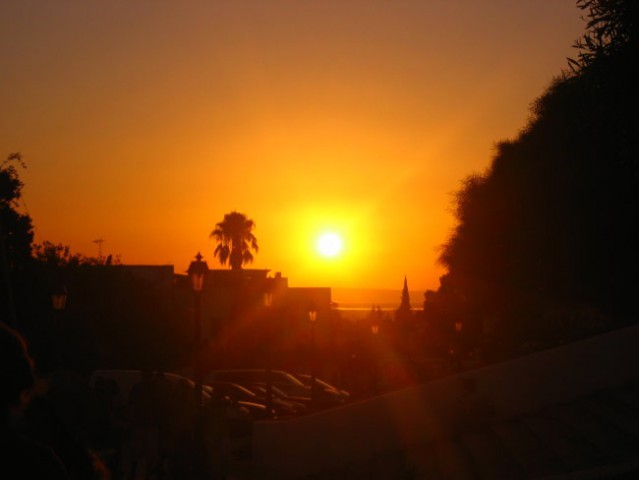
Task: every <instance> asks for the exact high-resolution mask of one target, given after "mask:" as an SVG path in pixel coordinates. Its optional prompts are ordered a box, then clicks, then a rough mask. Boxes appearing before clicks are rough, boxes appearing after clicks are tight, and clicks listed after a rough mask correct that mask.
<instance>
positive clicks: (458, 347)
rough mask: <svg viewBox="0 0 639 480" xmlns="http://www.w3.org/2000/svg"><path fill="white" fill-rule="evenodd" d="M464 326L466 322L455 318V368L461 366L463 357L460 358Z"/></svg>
mask: <svg viewBox="0 0 639 480" xmlns="http://www.w3.org/2000/svg"><path fill="white" fill-rule="evenodd" d="M463 328H464V323H463V322H462V321H461V320H455V350H454V352H455V353H454V355H455V368H456V369H458V370H459V369H460V368H461V358H460V353H461V332H462V329H463Z"/></svg>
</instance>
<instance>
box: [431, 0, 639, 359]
mask: <svg viewBox="0 0 639 480" xmlns="http://www.w3.org/2000/svg"><path fill="white" fill-rule="evenodd" d="M578 6H579V7H580V8H582V9H583V10H584V11H586V12H587V20H588V21H587V28H588V30H587V32H586V34H585V35H584V36H583V38H582V39H580V40H578V41H577V42H576V44H575V46H576V48H577V49H578V51H579V55H578V57H577V59H573V60H570V62H569V64H570V66H571V67H572V71H571V72H569V73H564V74H563V75H562V76H561V77H560V78H558V79H556V80H555V81H554V82H553V83H552V85H551V86H550V87H549V88H548V89H547V91H546V92H545V93H544V94H543V95H542V96H541V97H540V98H539V99H538V100H537V101H536V102H535V104H534V106H533V108H532V112H531V118H530V120H529V122H528V124H527V125H526V127H525V128H524V129H523V130H522V131H521V133H520V134H519V135H518V137H517V138H515V139H514V140H512V141H502V142H500V143H499V144H498V145H497V147H496V153H495V155H494V157H493V159H492V162H491V164H490V167H489V168H488V169H487V171H486V172H484V173H482V174H473V175H470V176H469V177H467V178H466V179H465V180H464V181H463V186H462V188H461V189H460V190H459V191H458V192H457V196H456V199H455V204H454V208H455V214H456V217H457V220H458V223H457V226H456V228H455V229H454V231H453V232H452V234H451V236H450V238H449V240H448V241H447V243H446V244H445V245H443V247H442V251H441V256H440V261H441V263H442V264H443V265H444V266H446V267H447V268H448V274H447V275H446V276H445V277H444V278H443V279H442V282H441V286H440V288H439V291H438V292H436V294H435V295H432V294H431V295H430V296H429V297H428V298H430V304H429V302H428V301H427V302H426V303H427V304H426V305H425V309H426V311H427V312H431V313H430V315H431V319H432V320H433V321H434V322H435V323H437V322H439V323H440V324H441V325H442V326H449V324H450V322H451V321H452V319H453V318H463V319H464V321H465V322H466V323H467V324H468V326H469V328H470V331H471V332H473V334H474V335H475V336H476V340H477V342H480V341H485V342H487V344H486V345H484V346H485V348H487V349H488V350H489V351H490V353H492V354H494V355H496V356H499V355H500V354H502V355H503V354H512V353H516V352H518V351H522V346H524V347H523V348H539V347H543V346H547V345H552V344H553V343H557V342H562V341H567V340H570V339H571V338H576V337H580V336H583V335H587V334H589V333H592V332H595V331H600V330H601V329H605V328H614V327H616V326H620V325H623V324H625V323H627V322H629V321H634V319H636V314H637V309H638V308H637V303H636V301H635V299H636V292H637V291H638V287H639V280H638V275H637V271H638V269H639V253H638V250H637V245H639V228H638V227H639V162H638V161H639V149H638V144H637V140H638V139H639V122H638V117H637V111H639V108H638V107H639V97H638V93H639V78H638V77H639V73H638V72H639V68H638V67H639V65H638V64H639V55H638V51H637V50H638V48H637V47H638V43H637V18H638V12H639V9H638V6H639V2H635V1H632V0H629V1H623V0H583V1H579V2H578ZM491 339H492V340H491ZM499 349H502V350H503V351H502V352H499V351H498V350H499Z"/></svg>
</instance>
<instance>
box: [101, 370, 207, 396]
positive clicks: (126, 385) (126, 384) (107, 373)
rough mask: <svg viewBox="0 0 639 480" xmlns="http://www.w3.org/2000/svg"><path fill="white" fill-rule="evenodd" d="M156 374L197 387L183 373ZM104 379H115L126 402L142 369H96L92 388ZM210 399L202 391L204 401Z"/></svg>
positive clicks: (139, 378) (140, 375)
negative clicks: (99, 380)
mask: <svg viewBox="0 0 639 480" xmlns="http://www.w3.org/2000/svg"><path fill="white" fill-rule="evenodd" d="M153 373H154V374H161V375H162V376H163V377H164V378H166V379H167V380H170V381H171V382H172V383H173V384H176V383H178V382H180V381H183V382H186V383H187V384H188V385H189V386H191V387H192V388H195V382H194V381H193V380H192V379H190V378H188V377H184V376H182V375H178V374H177V373H171V372H161V371H154V372H153ZM100 378H101V379H103V380H114V381H115V382H116V384H117V385H118V389H119V392H120V395H121V396H122V399H123V400H124V401H125V402H126V401H128V398H129V394H130V393H131V389H132V388H133V386H134V385H135V384H137V383H138V382H139V381H140V380H141V379H142V370H127V369H112V370H109V369H104V370H95V371H94V372H92V373H91V375H90V376H89V386H91V387H92V388H93V387H95V385H96V383H97V381H98V379H100ZM209 400H210V395H209V394H208V393H207V392H206V391H203V392H202V401H203V403H206V402H208V401H209Z"/></svg>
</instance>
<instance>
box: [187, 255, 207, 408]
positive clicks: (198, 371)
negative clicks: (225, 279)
mask: <svg viewBox="0 0 639 480" xmlns="http://www.w3.org/2000/svg"><path fill="white" fill-rule="evenodd" d="M208 271H209V266H208V265H207V263H206V262H205V261H203V260H202V255H201V254H200V252H198V253H197V255H196V256H195V261H192V262H191V264H190V265H189V269H188V270H187V273H188V275H189V278H190V279H191V289H192V290H193V298H194V314H195V349H196V351H195V355H196V363H195V365H194V370H195V372H194V374H195V379H194V380H195V398H196V401H197V402H198V403H197V404H198V406H201V405H202V365H201V358H202V355H201V352H200V349H201V347H202V315H201V303H202V290H204V278H205V277H206V274H207V272H208Z"/></svg>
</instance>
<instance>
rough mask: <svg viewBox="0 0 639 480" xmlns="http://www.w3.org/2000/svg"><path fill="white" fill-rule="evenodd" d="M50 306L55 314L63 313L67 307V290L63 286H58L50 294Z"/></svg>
mask: <svg viewBox="0 0 639 480" xmlns="http://www.w3.org/2000/svg"><path fill="white" fill-rule="evenodd" d="M51 306H52V307H53V309H54V310H55V311H56V312H61V311H63V310H64V309H65V308H66V306H67V289H66V287H65V286H64V285H58V286H57V287H56V288H54V290H53V292H51Z"/></svg>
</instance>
